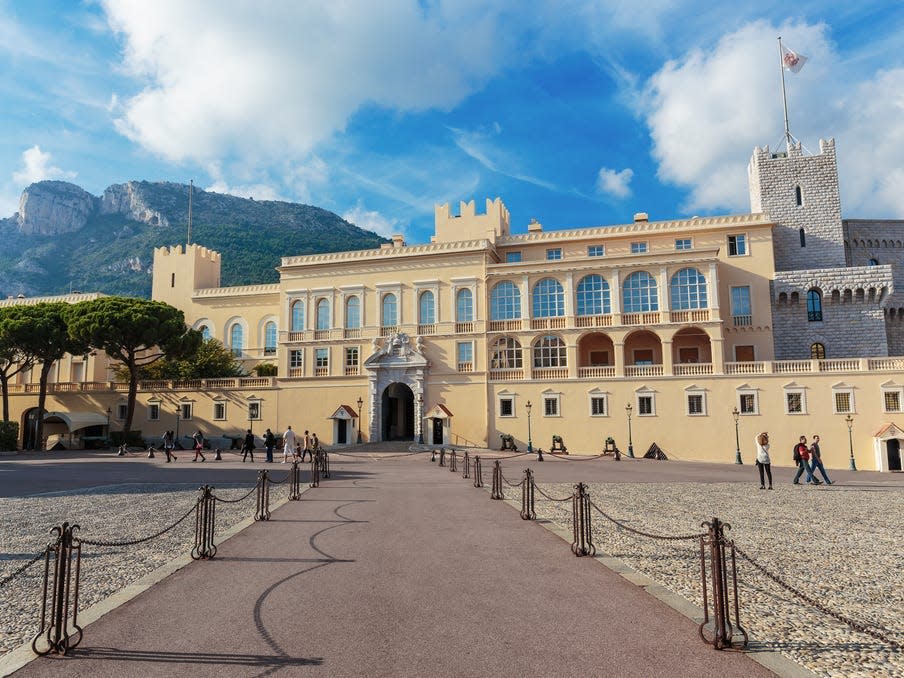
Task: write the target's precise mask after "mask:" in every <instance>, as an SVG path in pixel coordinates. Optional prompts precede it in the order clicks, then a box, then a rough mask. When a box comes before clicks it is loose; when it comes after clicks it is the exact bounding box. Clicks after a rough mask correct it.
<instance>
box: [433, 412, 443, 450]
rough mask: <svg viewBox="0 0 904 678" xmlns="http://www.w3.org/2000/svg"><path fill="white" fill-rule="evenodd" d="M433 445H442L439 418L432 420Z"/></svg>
mask: <svg viewBox="0 0 904 678" xmlns="http://www.w3.org/2000/svg"><path fill="white" fill-rule="evenodd" d="M433 444H434V445H442V444H443V420H442V419H439V418H434V419H433Z"/></svg>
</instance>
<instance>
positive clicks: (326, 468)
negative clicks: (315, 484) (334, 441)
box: [323, 450, 330, 478]
mask: <svg viewBox="0 0 904 678" xmlns="http://www.w3.org/2000/svg"><path fill="white" fill-rule="evenodd" d="M323 477H324V478H329V477H330V453H329V452H327V451H326V450H324V451H323Z"/></svg>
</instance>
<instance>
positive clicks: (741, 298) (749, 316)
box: [731, 285, 753, 327]
mask: <svg viewBox="0 0 904 678" xmlns="http://www.w3.org/2000/svg"><path fill="white" fill-rule="evenodd" d="M731 317H732V319H733V321H734V325H735V327H738V326H741V325H751V324H752V323H753V313H752V312H751V308H750V287H749V286H747V285H744V286H743V287H732V288H731Z"/></svg>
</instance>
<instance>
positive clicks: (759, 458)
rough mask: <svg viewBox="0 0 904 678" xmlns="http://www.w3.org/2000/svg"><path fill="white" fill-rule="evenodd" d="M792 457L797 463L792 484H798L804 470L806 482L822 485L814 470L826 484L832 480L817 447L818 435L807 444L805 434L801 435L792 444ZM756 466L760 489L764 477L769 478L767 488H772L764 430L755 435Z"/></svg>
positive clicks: (767, 444)
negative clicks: (758, 473)
mask: <svg viewBox="0 0 904 678" xmlns="http://www.w3.org/2000/svg"><path fill="white" fill-rule="evenodd" d="M792 455H793V456H792V459H793V460H794V463H795V464H796V465H797V473H796V474H795V476H794V484H795V485H800V477H801V476H802V475H803V474H804V472H806V474H807V478H806V481H805V482H806V483H809V484H811V485H822V482H820V480H819V479H818V478H817V477H816V470H817V469H819V472H820V473H822V477H823V480H824V481H825V484H826V485H831V484H832V481H831V480H829V476H828V474H827V473H826V467H825V465H824V464H823V463H822V452H821V451H820V449H819V436H818V435H814V436H813V442H812V443H811V444H810V445H809V446H807V436H801V437H800V440H799V441H798V442H797V443H796V444H795V445H794V450H793V453H792ZM756 466H757V469H758V470H759V472H760V489H761V490H765V489H766V478H767V477H768V479H769V489H770V490H771V489H772V460H771V459H770V457H769V434H768V433H766V432H765V431H764V432H763V433H760V434H759V435H757V437H756Z"/></svg>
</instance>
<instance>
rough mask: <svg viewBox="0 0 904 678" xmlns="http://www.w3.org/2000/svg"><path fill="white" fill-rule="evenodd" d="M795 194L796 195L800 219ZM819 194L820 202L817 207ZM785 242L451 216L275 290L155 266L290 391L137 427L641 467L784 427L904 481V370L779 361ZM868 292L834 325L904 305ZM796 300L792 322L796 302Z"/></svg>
mask: <svg viewBox="0 0 904 678" xmlns="http://www.w3.org/2000/svg"><path fill="white" fill-rule="evenodd" d="M828 150H830V151H831V152H832V153H834V145H832V146H831V148H830V149H828ZM757 153H758V154H759V155H762V156H763V159H762V161H761V162H763V163H766V162H773V161H777V162H781V160H782V158H781V157H777V155H776V154H773V155H771V156H769V155H768V154H767V155H764V154H763V153H762V151H761V150H760V149H758V150H757ZM757 157H758V155H757V154H755V156H754V158H755V160H756V158H757ZM830 160H831V163H830V165H831V167H830V169H831V168H834V156H833V155H832V157H831V158H830ZM791 161H793V162H801V160H800V159H798V158H791V159H789V162H791ZM820 162H826V161H825V158H822V159H820ZM764 167H765V165H764ZM782 171H786V170H785V169H782ZM756 174H757V176H759V175H760V174H767V175H768V174H769V167H765V169H763V170H762V172H760V170H759V169H758V170H757V173H756ZM770 176H772V175H770ZM773 178H774V176H773ZM793 179H794V178H793V176H792V181H793ZM757 180H758V181H759V179H757ZM832 180H834V182H835V186H837V177H834V179H832V178H831V177H829V183H831V181H832ZM763 181H764V182H765V181H766V180H763ZM801 183H802V182H799V183H798V184H797V186H798V188H797V191H796V196H795V193H794V192H793V191H790V192H789V195H790V196H791V198H790V199H792V200H793V199H796V200H797V201H798V204H799V205H800V203H801V202H802V200H801V190H800V188H799V186H800V185H801ZM763 185H765V183H764V184H763ZM763 185H759V186H757V187H756V191H758V193H757V199H758V200H759V199H760V194H762V193H763V191H764V190H765V189H763ZM792 187H793V185H792ZM769 190H778V189H776V188H775V187H774V186H772V187H771V188H769ZM818 190H819V187H818V186H817V187H816V188H814V189H813V190H812V191H811V190H810V188H809V187H808V188H807V189H806V192H805V193H804V195H806V196H807V198H808V199H811V200H814V202H815V197H816V195H817V194H818ZM751 193H752V195H753V193H754V189H753V187H752V188H751ZM802 207H806V206H805V205H802ZM798 216H799V215H798ZM805 217H806V215H804V217H802V218H803V219H804V222H803V223H806V219H805ZM795 218H797V217H795ZM839 219H840V215H839ZM783 224H784V222H783V221H781V220H778V219H775V218H773V217H771V216H770V215H769V214H764V213H753V214H746V215H736V216H720V217H708V218H692V219H682V220H674V221H649V220H648V219H647V216H646V215H645V214H638V215H636V216H635V219H634V221H633V222H632V223H627V224H623V225H616V226H608V227H593V228H582V229H576V230H563V231H544V230H543V227H542V226H541V225H540V224H539V223H536V222H532V223H530V224H528V225H527V227H526V229H525V230H526V232H522V233H512V231H511V225H510V216H509V213H508V210H507V209H506V208H505V206H504V204H503V203H502V202H501V200H499V199H496V200H493V201H491V200H487V202H486V207H485V209H484V210H478V209H476V207H475V205H474V203H473V202H471V203H462V204H461V206H460V209H459V213H458V214H457V215H456V214H453V212H452V210H450V208H449V206H448V205H442V206H437V208H436V211H435V235H434V236H433V237H432V238H431V242H429V243H426V244H416V245H407V244H406V243H405V242H404V241H403V239H402V238H401V237H400V236H397V237H395V238H393V241H392V243H390V244H386V245H384V246H382V247H381V248H380V249H376V250H362V251H352V252H340V253H333V254H319V255H311V256H287V257H284V258H283V259H282V262H281V265H280V267H279V274H280V282H279V283H276V284H272V285H250V286H243V287H221V286H220V255H219V254H218V253H216V252H212V251H210V250H208V249H206V248H204V247H202V246H199V245H189V246H175V247H163V248H159V249H158V250H156V251H155V255H154V283H153V297H154V299H156V300H159V301H165V302H167V303H170V304H172V305H173V306H176V307H178V308H180V309H182V310H183V311H184V312H185V315H186V320H187V322H188V323H189V324H190V325H191V326H192V327H194V328H196V329H199V330H201V331H203V332H204V333H205V335H207V336H212V337H215V338H217V339H219V340H221V341H222V342H223V343H224V344H225V345H226V346H228V347H230V348H231V349H232V350H233V352H234V353H235V355H236V356H237V357H240V358H241V360H242V361H243V362H244V363H245V365H246V367H248V368H249V369H250V368H251V367H252V366H254V365H255V364H258V363H272V364H274V365H276V366H277V376H276V377H264V378H245V379H227V380H204V381H203V382H192V383H184V384H180V383H175V384H174V383H145V384H142V387H141V389H140V392H139V400H140V403H139V409H138V411H137V414H136V420H135V423H134V424H133V428H136V429H141V430H142V431H143V432H144V433H145V435H146V436H148V437H151V436H154V435H159V434H161V433H162V432H163V431H164V430H166V429H171V428H175V426H176V424H177V419H178V425H180V426H181V427H182V433H183V434H184V433H187V432H188V430H189V429H191V430H194V429H195V428H200V429H201V430H203V431H204V432H205V433H207V434H208V435H215V434H216V433H217V432H222V433H224V434H228V435H233V436H237V435H239V432H240V431H242V430H244V429H245V428H248V427H249V426H251V427H252V428H253V429H254V431H255V432H256V433H260V432H262V431H263V428H264V427H269V428H271V429H272V430H274V431H277V432H278V431H282V430H283V429H284V428H285V427H286V426H287V425H292V427H293V428H294V429H296V430H304V429H309V430H312V431H316V432H317V433H318V435H319V437H320V438H321V440H322V441H324V442H325V443H326V444H329V445H343V444H353V443H355V442H356V441H357V440H358V438H359V435H360V438H361V439H362V440H364V441H380V440H392V439H403V440H420V439H423V440H424V442H426V443H428V444H460V445H478V446H488V447H498V446H499V442H500V434H502V433H509V434H512V435H513V436H514V437H515V439H516V441H517V444H518V446H519V447H520V448H522V449H523V448H524V447H526V445H527V443H528V441H529V440H530V441H531V442H532V443H533V446H534V447H535V448H536V447H542V448H544V449H548V448H549V447H550V441H551V437H552V436H553V435H554V434H557V435H561V436H563V438H564V439H565V443H566V445H567V447H568V450H569V452H570V453H577V454H595V453H597V452H599V451H600V450H601V449H602V446H603V441H604V439H605V438H606V437H607V436H610V435H611V436H613V437H614V438H615V439H616V442H617V444H618V446H619V448H621V450H622V451H623V452H625V451H627V448H628V446H629V435H630V441H631V443H633V448H634V452H635V454H636V455H637V456H641V455H642V454H643V453H644V452H645V451H646V450H647V448H648V447H649V446H650V445H651V444H652V443H654V442H655V443H656V444H657V445H658V446H659V447H660V448H661V449H662V450H664V451H665V452H666V454H667V455H669V457H670V458H676V459H697V460H707V461H721V462H732V461H734V459H735V451H736V450H735V448H736V437H735V436H736V433H737V435H738V436H739V440H740V449H741V453H742V456H743V458H744V459H745V461H747V462H751V461H752V459H753V449H752V448H753V438H754V436H755V435H756V434H757V433H759V432H760V431H767V430H768V431H769V432H770V433H771V438H772V441H773V461H774V463H777V464H787V465H790V464H791V452H790V448H791V445H792V444H793V443H794V442H796V440H797V438H798V436H799V435H807V436H808V437H810V436H811V435H812V434H814V433H819V434H820V436H821V438H822V443H823V444H822V447H823V455H824V459H825V461H826V464H827V465H828V466H830V467H836V468H837V467H844V468H846V467H847V466H848V463H849V455H850V454H851V452H852V451H853V456H854V458H855V459H856V463H857V467H858V468H861V469H880V470H887V469H895V468H900V448H899V445H900V443H899V441H900V440H901V439H904V432H902V430H904V372H902V369H904V358H899V357H893V356H889V355H888V352H887V351H885V352H884V353H883V354H880V355H873V356H869V355H867V356H863V355H854V356H843V355H838V356H834V355H833V356H830V357H828V358H827V357H824V356H821V355H817V354H815V353H814V354H813V357H811V358H809V359H799V360H776V359H775V358H776V352H775V346H776V345H777V343H778V344H779V345H781V346H790V348H788V349H787V350H797V349H796V348H795V346H794V345H793V341H790V340H788V338H780V337H776V336H775V335H774V323H773V311H774V309H775V308H776V305H777V304H778V303H779V302H778V299H777V298H774V297H777V295H776V294H775V291H774V289H773V286H774V285H775V281H776V279H777V275H778V274H777V271H776V265H775V262H776V260H777V252H776V251H774V243H775V242H776V237H775V234H776V232H778V231H780V230H781V229H782V228H784V227H785V226H784V225H783ZM796 225H797V222H795V228H796V227H797V226H796ZM839 229H840V221H839ZM803 230H804V229H803V228H801V234H800V242H801V247H803V246H804V233H803ZM795 234H796V231H795ZM785 247H786V246H785ZM880 268H881V267H880ZM858 270H859V269H858ZM875 271H879V269H875ZM883 271H884V269H883ZM882 275H885V273H884V272H882ZM869 279H870V280H873V279H878V280H880V283H881V285H882V287H881V289H873V288H869V289H865V290H864V289H859V290H858V289H857V288H855V289H854V290H852V291H851V294H850V295H847V296H850V300H848V299H847V296H846V295H843V294H840V293H839V294H838V295H837V304H838V307H837V308H838V310H839V311H840V310H841V307H842V305H843V304H845V303H848V301H850V303H854V300H855V299H856V300H859V299H860V298H861V297H862V298H863V299H864V300H867V299H869V300H872V299H880V298H886V297H889V296H891V295H892V292H893V288H892V286H891V283H890V282H889V283H888V284H887V285H886V283H884V282H882V281H884V280H885V278H883V277H881V276H880V278H876V276H875V275H874V276H873V278H869ZM789 284H791V283H789V282H783V285H785V286H786V287H787V285H789ZM877 285H878V284H877ZM786 287H783V288H782V290H783V291H784V290H785V289H786ZM787 289H788V290H790V289H791V288H790V287H788V288H787ZM783 294H784V292H783ZM793 294H796V293H795V292H792V295H793ZM804 294H807V292H806V290H805V291H804ZM808 299H809V297H808ZM820 301H822V298H821V296H820ZM782 303H783V304H785V305H784V306H783V307H782V309H783V310H782V312H783V313H785V314H786V315H787V317H789V318H791V319H792V320H793V317H792V316H791V315H788V314H791V313H793V310H794V306H793V304H794V301H793V300H792V302H791V307H789V306H788V303H789V301H788V295H787V294H785V296H784V298H783V299H782ZM824 303H825V314H826V320H823V316H822V308H821V307H820V315H819V318H818V322H819V324H820V332H821V334H819V335H818V337H819V338H820V340H821V341H823V342H826V345H828V346H831V345H832V344H831V342H830V341H827V340H825V339H822V337H825V336H830V335H831V333H832V332H833V331H834V330H833V328H832V327H831V323H830V320H831V317H832V312H833V309H834V306H833V304H835V303H836V299H835V297H834V296H832V295H830V293H829V292H828V291H827V292H826V298H825V300H824ZM864 303H866V301H864ZM789 308H790V310H789ZM808 311H809V313H810V316H809V317H810V318H811V319H812V318H814V317H815V315H814V312H813V311H812V309H810V308H809V307H808V308H807V310H805V311H804V312H805V318H806V317H807V316H806V313H807V312H808ZM788 322H790V320H789V321H788ZM789 326H790V325H789ZM848 329H849V328H848ZM883 331H884V330H883ZM808 341H809V339H808ZM782 342H785V343H782ZM889 343H891V341H889ZM816 346H817V344H816V343H814V344H813V348H812V350H813V351H816V350H817V348H816ZM818 346H822V350H825V346H823V344H822V343H819V344H818ZM61 381H62V379H61ZM59 386H60V387H63V386H64V385H63V384H59ZM76 388H77V389H78V393H71V392H65V390H63V392H60V390H61V389H52V392H51V401H50V404H49V405H48V409H51V410H52V409H54V408H55V407H58V408H60V409H68V410H70V411H77V410H79V409H88V410H91V409H92V408H93V411H99V412H104V411H106V409H107V408H108V407H109V408H110V410H111V412H112V413H113V415H114V418H113V422H112V425H113V428H115V425H116V415H117V414H118V413H119V412H120V411H121V409H122V403H123V402H124V395H125V393H124V392H122V391H118V390H111V385H110V384H106V383H103V381H102V380H99V379H98V380H97V382H96V383H95V382H90V383H86V384H84V385H83V386H80V387H76ZM112 388H113V389H119V388H120V387H119V386H116V385H112ZM21 396H23V397H24V396H27V394H26V393H24V392H23V393H21ZM528 403H530V404H531V407H530V408H528ZM26 405H27V403H25V402H24V400H23V402H22V407H20V408H19V411H20V412H22V411H24V410H25V406H26ZM626 406H630V413H629V411H628V409H627V407H626ZM734 409H737V412H738V414H737V417H735V415H734V414H733V410H734ZM177 411H178V417H177V414H176V413H177ZM848 417H850V418H851V419H852V421H850V422H849V421H848ZM849 424H850V429H849ZM359 428H360V433H359ZM629 430H630V433H629ZM849 435H850V439H849ZM849 440H850V444H849Z"/></svg>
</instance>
